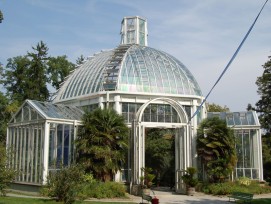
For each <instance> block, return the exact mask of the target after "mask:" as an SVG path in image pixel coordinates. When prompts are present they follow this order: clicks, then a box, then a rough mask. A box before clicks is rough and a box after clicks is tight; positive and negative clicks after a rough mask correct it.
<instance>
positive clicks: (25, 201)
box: [0, 197, 134, 204]
mask: <svg viewBox="0 0 271 204" xmlns="http://www.w3.org/2000/svg"><path fill="white" fill-rule="evenodd" d="M17 203H18V204H61V203H60V202H56V201H54V200H50V199H42V198H21V197H0V204H17ZM112 203H114V204H132V203H131V202H96V201H82V202H80V201H76V202H75V204H112ZM133 204H134V203H133Z"/></svg>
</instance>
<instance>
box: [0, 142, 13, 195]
mask: <svg viewBox="0 0 271 204" xmlns="http://www.w3.org/2000/svg"><path fill="white" fill-rule="evenodd" d="M11 155H12V154H10V156H11ZM7 159H8V154H7V151H6V147H5V145H3V144H1V143H0V195H5V194H6V189H7V188H8V186H9V184H10V183H11V182H12V181H13V180H14V178H15V176H16V172H15V171H14V170H12V169H10V168H8V167H7Z"/></svg>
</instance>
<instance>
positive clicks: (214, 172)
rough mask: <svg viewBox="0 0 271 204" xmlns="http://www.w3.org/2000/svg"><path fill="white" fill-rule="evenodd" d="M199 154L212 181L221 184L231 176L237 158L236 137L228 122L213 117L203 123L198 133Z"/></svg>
mask: <svg viewBox="0 0 271 204" xmlns="http://www.w3.org/2000/svg"><path fill="white" fill-rule="evenodd" d="M197 152H198V156H199V158H200V159H201V162H202V164H203V169H205V170H206V173H207V175H208V177H209V180H210V181H212V182H219V181H222V180H223V179H224V178H227V177H228V176H229V175H230V173H231V172H232V171H233V170H234V167H235V165H236V162H237V157H236V149H235V136H234V133H233V130H232V129H231V128H229V127H227V124H226V121H224V120H221V119H219V118H218V117H213V118H206V119H204V120H203V121H202V122H201V124H200V125H199V128H198V132H197Z"/></svg>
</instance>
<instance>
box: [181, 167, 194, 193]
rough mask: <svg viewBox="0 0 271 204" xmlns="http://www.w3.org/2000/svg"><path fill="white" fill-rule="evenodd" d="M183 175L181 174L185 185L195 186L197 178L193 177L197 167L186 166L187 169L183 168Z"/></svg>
mask: <svg viewBox="0 0 271 204" xmlns="http://www.w3.org/2000/svg"><path fill="white" fill-rule="evenodd" d="M183 172H184V175H182V177H181V178H182V180H183V182H184V183H185V185H186V186H187V187H188V188H189V187H195V186H196V185H197V184H198V179H197V178H195V174H196V173H197V169H196V168H194V167H187V169H185V170H183Z"/></svg>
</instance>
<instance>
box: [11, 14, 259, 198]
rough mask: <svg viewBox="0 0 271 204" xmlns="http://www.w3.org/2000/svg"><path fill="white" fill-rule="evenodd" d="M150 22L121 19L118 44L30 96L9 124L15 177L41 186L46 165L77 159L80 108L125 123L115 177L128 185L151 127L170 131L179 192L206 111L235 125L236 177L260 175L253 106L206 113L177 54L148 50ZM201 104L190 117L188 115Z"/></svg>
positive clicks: (134, 181) (134, 180) (135, 179)
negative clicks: (49, 96) (50, 95)
mask: <svg viewBox="0 0 271 204" xmlns="http://www.w3.org/2000/svg"><path fill="white" fill-rule="evenodd" d="M147 36H148V30H147V21H146V19H144V18H141V17H138V16H134V17H125V18H124V19H123V21H122V24H121V43H120V45H119V46H117V47H116V48H114V49H112V50H103V51H101V52H99V53H95V54H94V55H93V56H90V57H88V58H87V60H86V61H85V62H84V63H83V64H82V65H80V66H78V67H77V68H76V69H75V70H74V71H73V72H71V73H70V75H69V76H68V77H66V79H65V81H64V82H63V83H62V85H61V87H60V89H59V90H57V93H56V96H55V98H54V100H53V101H52V102H51V103H49V102H38V101H31V100H27V101H26V102H25V103H24V104H23V105H22V107H21V108H20V110H19V111H18V112H17V113H16V114H15V115H14V116H13V118H12V120H11V121H10V123H9V127H8V138H7V141H8V146H9V147H12V148H14V151H15V156H14V157H13V158H10V161H11V162H10V165H11V166H12V167H14V168H15V169H20V172H21V173H20V175H19V176H18V178H17V180H16V183H18V184H24V185H34V184H35V185H42V184H44V183H45V182H46V176H47V175H48V172H49V171H52V170H57V168H58V164H59V163H63V164H65V165H68V164H70V162H72V160H73V159H74V144H73V141H74V140H75V138H76V134H77V131H78V127H79V126H80V119H81V116H82V114H83V111H82V110H90V111H91V110H94V109H95V108H98V107H100V108H102V109H103V108H109V107H110V108H114V109H115V110H116V111H117V112H118V113H119V114H121V115H123V116H124V118H125V120H126V123H127V125H128V127H129V128H130V136H129V144H130V150H129V152H128V154H127V155H128V156H127V162H126V164H125V165H124V166H123V170H122V171H121V172H119V173H117V174H116V175H115V180H116V181H119V182H127V183H129V184H130V186H131V187H133V186H136V185H138V184H139V183H140V176H141V168H142V167H145V137H146V132H147V130H148V129H150V128H157V129H171V130H173V131H174V142H175V151H174V152H175V153H174V154H175V155H174V157H175V166H174V169H173V171H174V172H175V173H174V178H175V180H174V182H175V190H176V192H179V193H180V192H182V191H183V190H184V185H183V183H182V182H181V180H180V176H181V170H182V169H186V168H187V167H189V166H197V154H196V144H195V139H196V132H197V127H198V125H199V123H200V122H201V121H202V120H203V119H204V118H206V117H207V115H208V117H213V116H219V117H220V118H223V119H226V120H227V124H228V125H229V126H230V127H233V128H234V129H235V133H236V136H237V137H238V139H239V140H240V143H238V144H237V146H236V148H237V149H238V159H239V158H240V160H238V165H237V168H236V172H235V176H236V177H239V176H247V177H250V178H252V179H259V180H262V176H263V175H262V163H261V159H262V158H261V134H260V124H259V121H258V118H257V115H256V113H255V112H240V113H207V110H206V107H205V105H203V106H200V104H201V103H202V101H203V100H204V96H203V94H202V92H201V90H200V86H199V85H198V83H197V81H196V79H195V78H194V76H193V75H192V73H191V72H190V71H189V69H188V68H186V67H185V66H184V64H182V63H181V62H180V61H179V60H178V59H176V58H175V57H173V56H172V55H170V54H168V53H166V52H163V51H160V50H157V49H154V48H151V47H149V46H148V41H147ZM199 107H200V111H199V112H198V114H196V115H195V117H193V118H192V115H193V114H194V113H195V112H196V110H197V109H198V108H199Z"/></svg>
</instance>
